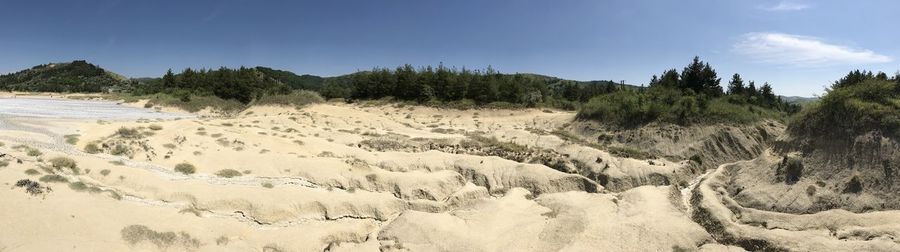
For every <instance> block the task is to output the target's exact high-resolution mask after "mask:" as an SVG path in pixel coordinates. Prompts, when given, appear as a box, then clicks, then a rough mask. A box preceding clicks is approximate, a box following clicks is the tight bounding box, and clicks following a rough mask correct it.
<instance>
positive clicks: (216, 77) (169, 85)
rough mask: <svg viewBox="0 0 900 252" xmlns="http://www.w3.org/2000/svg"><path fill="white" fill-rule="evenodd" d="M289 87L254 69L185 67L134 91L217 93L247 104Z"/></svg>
mask: <svg viewBox="0 0 900 252" xmlns="http://www.w3.org/2000/svg"><path fill="white" fill-rule="evenodd" d="M290 92H291V88H290V87H288V86H287V85H286V84H284V83H283V82H281V81H278V80H276V79H274V78H272V77H269V76H267V75H265V74H263V73H262V72H260V71H259V70H257V69H256V68H247V67H240V68H238V69H230V68H226V67H221V68H219V69H217V70H207V69H200V70H193V69H191V68H186V69H184V70H182V71H181V72H180V73H178V74H175V73H173V72H172V70H171V69H169V70H168V71H166V73H165V74H164V75H163V76H162V78H159V79H149V80H144V81H142V82H140V83H137V84H136V85H134V87H133V93H135V94H138V95H142V94H155V93H167V94H172V95H174V96H176V97H179V98H180V99H182V101H188V100H190V98H191V96H210V95H211V96H216V97H219V98H222V99H224V100H237V101H239V102H241V103H245V104H246V103H249V102H251V101H253V100H256V99H260V98H262V97H263V96H265V95H274V94H287V93H290Z"/></svg>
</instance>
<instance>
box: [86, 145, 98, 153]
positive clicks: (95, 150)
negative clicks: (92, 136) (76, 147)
mask: <svg viewBox="0 0 900 252" xmlns="http://www.w3.org/2000/svg"><path fill="white" fill-rule="evenodd" d="M84 152H86V153H88V154H97V153H100V152H101V150H100V147H99V146H97V144H96V143H88V144H86V145H84Z"/></svg>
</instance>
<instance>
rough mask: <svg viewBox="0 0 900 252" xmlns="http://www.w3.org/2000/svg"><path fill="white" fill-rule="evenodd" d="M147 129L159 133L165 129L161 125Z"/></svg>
mask: <svg viewBox="0 0 900 252" xmlns="http://www.w3.org/2000/svg"><path fill="white" fill-rule="evenodd" d="M147 128H149V129H150V130H153V131H159V130H162V129H163V127H162V126H160V125H158V124H151V125H150V126H149V127H147Z"/></svg>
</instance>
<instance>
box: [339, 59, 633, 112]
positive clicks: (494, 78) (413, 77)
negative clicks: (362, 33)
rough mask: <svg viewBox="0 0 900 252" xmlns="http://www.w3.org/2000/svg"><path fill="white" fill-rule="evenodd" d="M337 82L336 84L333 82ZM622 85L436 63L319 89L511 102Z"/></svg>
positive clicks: (349, 94) (573, 96) (547, 100)
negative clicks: (433, 65) (435, 65)
mask: <svg viewBox="0 0 900 252" xmlns="http://www.w3.org/2000/svg"><path fill="white" fill-rule="evenodd" d="M339 86H342V87H339ZM622 86H623V85H620V84H615V83H614V82H612V81H593V82H578V81H571V80H562V79H559V78H553V77H547V76H540V75H535V74H522V73H516V74H502V73H500V72H498V71H496V70H494V69H493V68H491V67H488V68H486V69H484V70H470V69H466V68H462V69H456V68H448V67H445V66H443V65H442V64H441V65H438V66H437V67H432V66H425V67H420V68H415V67H413V66H412V65H409V64H407V65H403V66H400V67H397V68H394V69H389V68H375V69H372V70H371V71H362V72H357V73H354V74H352V75H350V76H349V77H346V78H345V79H344V80H343V81H326V83H325V84H324V86H323V87H322V90H321V93H322V94H323V95H324V96H326V97H329V98H334V97H342V98H351V99H381V98H385V97H392V98H395V99H399V100H404V101H416V102H455V101H466V100H468V101H471V102H473V103H475V104H488V103H497V102H501V103H511V104H522V105H525V106H536V105H538V104H545V105H546V104H551V103H553V104H562V105H564V106H565V105H568V106H569V107H572V108H574V105H572V104H573V103H579V102H586V101H587V100H589V99H590V98H591V97H594V96H596V95H600V94H605V93H610V92H615V91H617V90H619V89H620V88H622Z"/></svg>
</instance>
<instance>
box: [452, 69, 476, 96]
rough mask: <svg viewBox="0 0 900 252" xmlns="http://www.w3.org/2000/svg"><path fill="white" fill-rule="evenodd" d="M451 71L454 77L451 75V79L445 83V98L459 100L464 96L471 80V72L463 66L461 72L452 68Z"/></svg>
mask: <svg viewBox="0 0 900 252" xmlns="http://www.w3.org/2000/svg"><path fill="white" fill-rule="evenodd" d="M451 73H453V76H455V77H452V81H451V82H450V83H448V84H447V98H449V99H450V100H451V101H456V100H461V99H463V98H465V97H466V90H467V89H468V88H469V83H470V82H471V81H472V73H471V72H469V70H467V69H466V68H465V67H463V69H462V72H459V73H457V72H456V71H455V70H454V71H451Z"/></svg>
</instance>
